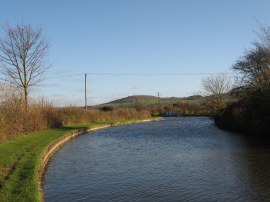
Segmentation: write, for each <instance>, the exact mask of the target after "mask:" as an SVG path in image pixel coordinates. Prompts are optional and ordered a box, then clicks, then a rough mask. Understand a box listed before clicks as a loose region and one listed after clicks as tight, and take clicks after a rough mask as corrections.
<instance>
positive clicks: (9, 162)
mask: <svg viewBox="0 0 270 202" xmlns="http://www.w3.org/2000/svg"><path fill="white" fill-rule="evenodd" d="M153 119H155V118H153ZM136 121H138V120H121V121H117V123H121V124H125V123H130V122H136ZM115 123H116V122H115ZM107 124H114V123H113V122H103V123H82V124H74V125H69V126H66V127H63V128H59V129H50V130H44V131H39V132H35V133H32V134H29V135H27V136H22V137H19V138H16V139H15V140H11V141H7V142H3V143H0V201H20V202H22V201H27V202H28V201H42V196H41V192H40V190H39V188H40V186H39V184H40V182H39V173H38V171H39V168H40V161H41V158H42V154H43V152H44V151H45V150H46V149H47V148H48V147H49V145H51V144H52V143H53V142H55V141H56V140H58V139H59V138H61V137H63V136H65V135H68V134H70V133H74V132H76V131H77V130H79V129H81V128H85V127H87V128H91V127H95V126H102V125H107Z"/></svg>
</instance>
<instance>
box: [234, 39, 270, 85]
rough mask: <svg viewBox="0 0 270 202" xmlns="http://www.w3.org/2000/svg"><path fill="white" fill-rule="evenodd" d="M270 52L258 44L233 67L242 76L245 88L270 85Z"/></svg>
mask: <svg viewBox="0 0 270 202" xmlns="http://www.w3.org/2000/svg"><path fill="white" fill-rule="evenodd" d="M269 65H270V50H269V49H268V48H266V47H265V46H261V45H259V44H257V45H256V46H255V48H254V49H252V50H249V51H247V52H246V54H245V55H244V56H243V57H242V58H240V59H239V60H238V61H236V63H235V64H234V65H233V66H232V69H233V70H235V71H237V72H238V73H239V74H240V76H241V80H240V81H241V83H242V85H244V86H245V87H262V86H264V85H268V86H269V84H270V68H269Z"/></svg>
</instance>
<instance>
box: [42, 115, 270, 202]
mask: <svg viewBox="0 0 270 202" xmlns="http://www.w3.org/2000/svg"><path fill="white" fill-rule="evenodd" d="M44 191H45V201H48V202H49V201H132V202H133V201H270V149H269V147H267V146H265V145H263V144H260V143H258V142H257V143H256V142H254V141H252V140H249V139H247V138H246V137H245V136H242V135H239V134H233V133H229V132H225V131H222V130H220V129H218V128H216V127H215V126H214V124H213V121H212V120H211V119H209V118H207V117H176V118H165V119H162V120H160V121H153V122H148V123H140V124H134V125H125V126H119V127H112V128H108V129H103V130H100V131H96V132H91V133H88V134H85V135H82V136H79V137H77V138H76V139H73V140H72V141H71V142H69V143H68V144H66V145H65V146H64V147H63V148H61V150H59V152H57V153H56V155H55V156H54V157H53V158H52V160H51V162H50V164H49V166H48V170H47V172H46V175H45V182H44Z"/></svg>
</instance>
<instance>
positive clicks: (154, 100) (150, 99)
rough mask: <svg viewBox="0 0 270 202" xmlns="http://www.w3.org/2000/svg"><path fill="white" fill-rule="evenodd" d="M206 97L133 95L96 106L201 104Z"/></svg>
mask: <svg viewBox="0 0 270 202" xmlns="http://www.w3.org/2000/svg"><path fill="white" fill-rule="evenodd" d="M205 100H206V98H205V97H203V96H200V95H193V96H189V97H167V98H160V99H158V97H157V96H152V95H133V96H128V97H125V98H121V99H117V100H114V101H111V102H108V103H105V104H101V105H98V106H96V107H103V106H116V107H135V106H137V105H138V104H140V105H144V106H150V105H156V104H158V103H159V104H162V105H165V106H166V105H172V104H177V103H179V102H188V103H190V104H199V103H202V102H205Z"/></svg>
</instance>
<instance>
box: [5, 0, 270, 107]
mask: <svg viewBox="0 0 270 202" xmlns="http://www.w3.org/2000/svg"><path fill="white" fill-rule="evenodd" d="M2 7H3V8H5V9H4V10H3V11H2V12H1V13H0V19H1V21H0V24H1V25H4V24H5V23H6V22H9V23H10V24H11V25H15V24H17V23H20V22H23V23H25V24H31V25H32V26H40V27H41V28H42V29H43V34H44V36H45V37H46V38H48V39H49V40H50V47H51V48H50V62H52V66H51V68H50V70H49V71H48V72H47V73H46V75H45V77H46V79H45V80H44V81H43V83H42V84H41V85H40V86H39V87H36V88H35V89H33V90H32V93H31V94H30V96H31V97H33V98H37V99H38V98H44V97H45V98H46V99H48V100H49V101H51V102H53V103H54V104H55V105H57V106H69V105H74V106H84V74H85V73H88V77H87V79H88V80H87V88H88V90H87V95H88V96H87V100H88V105H89V106H92V105H97V104H101V103H106V102H110V101H112V100H115V99H119V98H124V97H127V96H131V95H135V94H145V95H152V96H156V95H157V93H158V92H159V93H160V96H161V97H172V96H174V97H188V96H191V95H193V94H196V93H198V92H199V91H200V90H201V80H202V78H204V77H205V76H207V75H212V74H217V73H222V72H227V73H229V74H231V70H230V67H231V66H232V64H233V63H234V62H235V61H236V60H237V59H239V58H240V57H241V56H242V55H243V53H244V52H245V50H246V49H249V48H250V47H252V42H254V41H255V40H256V38H257V35H256V31H258V30H259V24H258V23H262V24H263V25H270V20H269V19H270V13H269V11H268V8H269V7H270V2H269V1H263V0H260V1H255V0H240V1H237V2H236V1H233V0H230V1H214V0H207V1H177V0H169V1H168V0H147V1H132V0H128V1H124V0H115V1H109V0H104V1H94V0H93V1H86V0H84V1H80V2H79V3H78V2H70V1H69V2H66V1H57V2H55V1H52V0H49V1H46V2H35V1H26V2H22V1H19V0H12V1H4V2H2ZM22 10H23V11H24V12H21V11H22ZM11 11H12V12H11ZM1 33H2V30H0V34H1Z"/></svg>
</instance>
